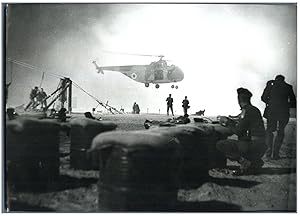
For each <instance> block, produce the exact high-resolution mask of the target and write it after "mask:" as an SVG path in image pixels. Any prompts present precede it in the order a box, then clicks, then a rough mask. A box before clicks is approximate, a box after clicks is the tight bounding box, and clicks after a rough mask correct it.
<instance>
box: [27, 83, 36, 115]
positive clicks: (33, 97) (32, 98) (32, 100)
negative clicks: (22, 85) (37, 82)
mask: <svg viewBox="0 0 300 216" xmlns="http://www.w3.org/2000/svg"><path fill="white" fill-rule="evenodd" d="M38 92H39V88H38V87H37V86H35V87H34V88H33V89H32V90H31V92H30V95H29V99H30V102H29V103H28V105H27V106H26V107H25V109H24V110H27V109H28V108H29V107H30V106H31V105H32V106H34V105H35V104H36V102H37V98H36V97H37V95H38Z"/></svg>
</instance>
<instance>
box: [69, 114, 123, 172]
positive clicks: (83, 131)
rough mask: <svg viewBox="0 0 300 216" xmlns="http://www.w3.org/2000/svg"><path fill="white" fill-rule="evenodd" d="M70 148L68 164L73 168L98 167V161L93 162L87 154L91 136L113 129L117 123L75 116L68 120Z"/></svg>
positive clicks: (88, 168) (86, 168)
mask: <svg viewBox="0 0 300 216" xmlns="http://www.w3.org/2000/svg"><path fill="white" fill-rule="evenodd" d="M70 125H71V131H70V137H71V147H70V148H71V149H70V166H71V167H72V168H74V169H82V170H90V169H98V163H97V162H93V161H92V159H91V158H90V157H89V155H88V154H87V150H88V149H89V148H90V146H91V142H92V140H93V138H94V137H95V136H96V135H98V134H99V133H102V132H105V131H110V130H114V129H115V128H116V127H117V125H116V124H114V123H112V122H109V121H98V120H93V119H88V118H76V119H72V120H71V121H70Z"/></svg>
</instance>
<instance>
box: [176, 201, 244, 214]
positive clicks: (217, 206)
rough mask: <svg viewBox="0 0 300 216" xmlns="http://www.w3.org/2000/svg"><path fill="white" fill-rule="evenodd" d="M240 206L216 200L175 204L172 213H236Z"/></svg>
mask: <svg viewBox="0 0 300 216" xmlns="http://www.w3.org/2000/svg"><path fill="white" fill-rule="evenodd" d="M241 210H242V209H241V206H239V205H236V204H232V203H227V202H221V201H216V200H211V201H204V202H177V203H176V206H175V210H174V212H236V211H241Z"/></svg>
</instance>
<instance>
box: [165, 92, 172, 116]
mask: <svg viewBox="0 0 300 216" xmlns="http://www.w3.org/2000/svg"><path fill="white" fill-rule="evenodd" d="M171 96H172V95H171V94H169V97H167V99H166V101H167V115H169V109H171V111H172V116H174V113H173V98H172V97H171Z"/></svg>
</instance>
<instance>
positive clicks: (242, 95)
mask: <svg viewBox="0 0 300 216" xmlns="http://www.w3.org/2000/svg"><path fill="white" fill-rule="evenodd" d="M237 93H238V99H239V101H240V100H243V101H250V98H251V97H252V93H251V92H250V91H249V90H248V89H246V88H238V89H237Z"/></svg>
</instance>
